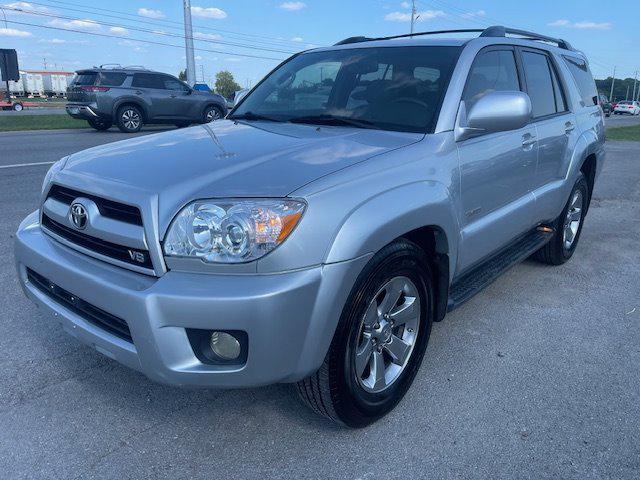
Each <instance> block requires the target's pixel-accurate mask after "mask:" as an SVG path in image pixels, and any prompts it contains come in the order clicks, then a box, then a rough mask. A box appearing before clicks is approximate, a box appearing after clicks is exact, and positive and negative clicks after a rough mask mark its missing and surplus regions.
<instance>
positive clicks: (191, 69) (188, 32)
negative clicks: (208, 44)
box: [182, 0, 196, 87]
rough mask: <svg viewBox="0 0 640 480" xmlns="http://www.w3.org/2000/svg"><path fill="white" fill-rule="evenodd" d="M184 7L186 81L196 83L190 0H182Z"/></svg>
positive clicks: (192, 84)
mask: <svg viewBox="0 0 640 480" xmlns="http://www.w3.org/2000/svg"><path fill="white" fill-rule="evenodd" d="M182 3H183V7H184V45H185V51H186V57H187V83H188V84H189V85H190V86H192V87H193V86H194V85H195V83H196V61H195V59H194V57H193V27H192V25H191V0H182Z"/></svg>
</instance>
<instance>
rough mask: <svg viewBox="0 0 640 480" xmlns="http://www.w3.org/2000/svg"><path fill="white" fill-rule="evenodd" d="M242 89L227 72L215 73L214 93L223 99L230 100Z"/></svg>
mask: <svg viewBox="0 0 640 480" xmlns="http://www.w3.org/2000/svg"><path fill="white" fill-rule="evenodd" d="M241 88H242V87H241V86H240V85H238V84H237V83H236V81H235V80H234V78H233V74H232V73H231V72H229V71H227V70H222V71H221V72H218V73H216V92H218V93H219V94H220V95H222V96H223V97H225V98H232V97H233V94H234V93H235V92H237V91H238V90H240V89H241Z"/></svg>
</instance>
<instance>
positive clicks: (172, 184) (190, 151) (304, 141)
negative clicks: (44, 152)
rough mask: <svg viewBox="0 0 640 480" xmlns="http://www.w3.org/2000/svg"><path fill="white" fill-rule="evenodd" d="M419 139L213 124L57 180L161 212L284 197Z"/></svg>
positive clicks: (153, 139) (77, 160)
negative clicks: (138, 196)
mask: <svg viewBox="0 0 640 480" xmlns="http://www.w3.org/2000/svg"><path fill="white" fill-rule="evenodd" d="M423 136H424V135H422V134H415V133H402V132H386V131H381V130H367V129H357V128H343V127H324V126H323V127H317V126H311V125H300V124H289V123H272V122H252V123H251V124H248V123H242V122H234V121H230V120H219V121H216V122H213V123H210V124H207V125H200V126H197V127H191V128H186V129H179V130H172V131H169V132H163V133H159V134H154V135H147V136H143V137H136V138H132V139H129V140H124V141H120V142H114V143H111V144H107V145H103V146H99V147H94V148H90V149H88V150H84V151H82V152H79V153H75V154H73V155H71V156H70V157H69V159H68V161H67V164H66V165H65V168H64V173H65V174H66V175H70V176H73V177H83V178H84V179H85V180H84V182H85V183H87V184H89V185H95V186H100V187H104V186H106V185H109V188H116V189H117V188H118V185H121V186H122V187H126V188H125V190H131V189H135V190H140V191H145V192H147V193H149V194H153V195H154V196H157V197H158V198H159V200H160V202H161V204H162V203H164V206H165V207H167V206H168V205H167V204H176V203H177V204H180V205H184V204H185V203H187V202H189V201H192V200H195V199H199V198H214V197H284V196H286V195H288V194H289V193H291V192H293V191H294V190H296V189H298V188H300V187H301V186H303V185H305V184H307V183H309V182H312V181H313V180H316V179H318V178H320V177H322V176H325V175H328V174H330V173H332V172H335V171H337V170H340V169H343V168H345V167H348V166H350V165H354V164H356V163H358V162H361V161H363V160H366V159H367V158H370V157H372V156H374V155H379V154H381V153H384V152H387V151H390V150H394V149H397V148H400V147H402V146H405V145H408V144H410V143H414V142H416V141H419V140H420V139H421V138H422V137H423ZM87 177H89V178H87ZM87 180H88V181H87ZM101 189H102V188H101ZM163 200H164V201H163Z"/></svg>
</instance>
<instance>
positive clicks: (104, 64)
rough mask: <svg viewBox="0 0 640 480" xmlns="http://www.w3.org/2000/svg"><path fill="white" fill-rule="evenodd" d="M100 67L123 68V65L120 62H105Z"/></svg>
mask: <svg viewBox="0 0 640 480" xmlns="http://www.w3.org/2000/svg"><path fill="white" fill-rule="evenodd" d="M93 68H96V67H93ZM98 68H122V65H120V64H119V63H103V64H102V65H100V66H99V67H98Z"/></svg>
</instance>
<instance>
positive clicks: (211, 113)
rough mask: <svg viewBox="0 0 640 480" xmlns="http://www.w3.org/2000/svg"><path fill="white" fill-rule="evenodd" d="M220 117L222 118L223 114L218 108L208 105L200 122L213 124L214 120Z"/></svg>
mask: <svg viewBox="0 0 640 480" xmlns="http://www.w3.org/2000/svg"><path fill="white" fill-rule="evenodd" d="M222 117H224V112H223V111H222V109H221V108H220V107H218V106H217V105H209V106H208V107H207V108H205V110H204V114H203V115H202V122H203V123H209V122H213V121H214V120H219V119H221V118H222Z"/></svg>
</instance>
